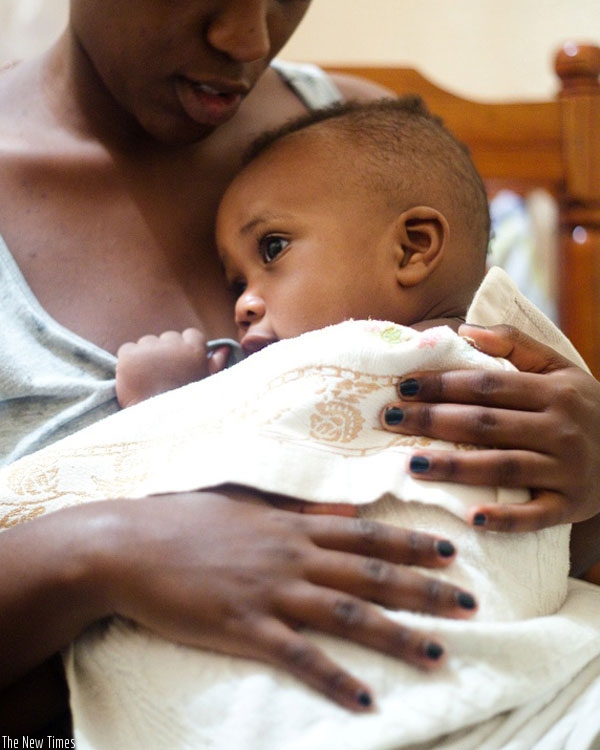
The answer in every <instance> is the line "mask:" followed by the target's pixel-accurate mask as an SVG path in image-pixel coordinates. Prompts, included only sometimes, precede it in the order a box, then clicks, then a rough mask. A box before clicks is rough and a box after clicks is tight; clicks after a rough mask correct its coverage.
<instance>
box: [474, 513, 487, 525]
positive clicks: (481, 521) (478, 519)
mask: <svg viewBox="0 0 600 750" xmlns="http://www.w3.org/2000/svg"><path fill="white" fill-rule="evenodd" d="M486 522H487V518H486V516H485V513H475V515H474V516H473V525H474V526H485V524H486Z"/></svg>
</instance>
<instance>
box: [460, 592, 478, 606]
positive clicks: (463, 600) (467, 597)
mask: <svg viewBox="0 0 600 750" xmlns="http://www.w3.org/2000/svg"><path fill="white" fill-rule="evenodd" d="M456 601H457V603H458V606H459V607H462V608H463V609H475V606H476V604H475V599H474V598H473V597H472V596H471V594H467V592H466V591H460V592H459V593H458V594H457V596H456Z"/></svg>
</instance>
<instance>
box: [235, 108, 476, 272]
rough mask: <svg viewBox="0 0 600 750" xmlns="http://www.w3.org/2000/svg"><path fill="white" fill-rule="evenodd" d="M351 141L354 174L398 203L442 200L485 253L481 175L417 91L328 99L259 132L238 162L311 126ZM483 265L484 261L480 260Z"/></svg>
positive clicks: (336, 140) (334, 138)
mask: <svg viewBox="0 0 600 750" xmlns="http://www.w3.org/2000/svg"><path fill="white" fill-rule="evenodd" d="M317 126H318V127H319V133H320V134H323V135H324V136H325V137H330V138H331V139H332V140H331V142H332V144H334V143H339V139H340V136H342V137H345V138H347V139H348V142H349V144H350V145H351V146H352V151H351V152H350V154H349V158H351V159H352V161H353V163H358V164H359V166H360V169H361V176H360V178H361V181H362V182H364V184H365V185H367V186H368V188H369V189H372V190H379V191H383V192H382V195H384V196H385V199H386V200H387V201H389V202H390V204H391V205H392V206H393V207H399V208H401V209H402V210H403V209H404V208H406V206H403V205H401V204H402V201H404V200H405V199H406V196H411V200H412V201H413V203H414V205H419V204H425V205H432V202H433V205H443V206H444V207H446V210H448V207H449V209H450V212H451V219H452V220H454V221H458V222H460V223H461V225H462V226H461V229H462V231H463V233H464V236H465V237H466V238H467V241H468V242H469V245H470V246H471V249H472V250H473V252H474V253H476V254H477V257H478V258H479V259H483V261H485V256H486V254H487V249H488V244H489V233H490V214H489V206H488V199H487V194H486V190H485V186H484V184H483V181H482V179H481V177H480V175H479V173H478V172H477V169H476V168H475V165H474V164H473V162H472V160H471V157H470V155H469V151H468V149H467V147H466V146H465V145H464V144H463V143H461V142H460V141H459V140H458V139H457V138H456V137H455V136H454V135H453V134H452V133H451V132H450V131H449V130H448V129H447V128H446V127H445V126H444V124H443V122H442V120H441V119H440V118H439V117H437V116H435V115H433V114H431V113H430V112H429V110H428V109H427V107H426V106H425V104H424V103H423V101H422V99H421V98H420V97H418V96H404V97H399V98H396V99H392V98H386V99H380V100H376V101H371V102H366V103H359V102H347V103H343V104H334V105H332V106H329V107H326V108H324V109H320V110H315V111H313V112H310V113H309V114H307V115H303V116H302V117H299V118H297V119H294V120H292V121H290V122H288V123H286V124H284V125H283V126H281V127H279V128H277V129H275V130H272V131H269V132H267V133H264V134H263V135H262V136H260V137H259V138H258V139H257V140H256V141H255V142H254V143H253V144H252V145H251V146H250V149H249V150H248V152H247V154H246V158H245V162H244V163H245V164H247V163H248V162H250V161H252V160H253V159H255V158H257V157H258V156H259V155H260V154H263V153H264V152H265V151H267V150H268V149H270V148H271V147H273V146H274V145H275V144H276V143H278V142H280V141H281V140H282V139H284V138H287V137H289V136H292V135H294V134H297V133H301V132H304V131H305V130H307V129H309V128H313V127H317ZM482 267H483V264H482Z"/></svg>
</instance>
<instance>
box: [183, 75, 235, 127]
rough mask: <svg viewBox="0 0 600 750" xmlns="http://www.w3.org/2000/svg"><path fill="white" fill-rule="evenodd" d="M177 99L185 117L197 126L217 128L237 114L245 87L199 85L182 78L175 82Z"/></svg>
mask: <svg viewBox="0 0 600 750" xmlns="http://www.w3.org/2000/svg"><path fill="white" fill-rule="evenodd" d="M176 91H177V97H178V99H179V102H180V104H181V106H182V107H183V109H184V111H185V113H186V114H187V116H188V117H189V118H190V119H191V120H194V122H197V123H198V124H199V125H210V126H217V125H221V123H223V122H226V121H227V120H229V119H230V118H231V117H233V115H234V114H235V113H236V112H237V109H238V107H239V106H240V104H241V102H242V100H243V98H244V96H245V95H246V94H247V93H248V89H247V87H245V86H237V85H231V84H223V85H220V84H215V85H210V84H208V83H200V82H198V81H194V80H192V79H191V78H186V77H184V76H182V77H180V78H178V79H177V82H176Z"/></svg>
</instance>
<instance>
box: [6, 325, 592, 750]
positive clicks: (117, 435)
mask: <svg viewBox="0 0 600 750" xmlns="http://www.w3.org/2000/svg"><path fill="white" fill-rule="evenodd" d="M507 366H509V365H507V364H506V363H505V362H503V361H498V360H494V359H491V358H489V357H487V356H485V355H483V354H481V353H479V352H478V351H476V350H475V349H473V348H472V347H471V346H470V345H469V344H468V343H467V342H466V341H465V340H464V339H461V338H460V337H458V336H457V335H456V334H455V333H453V332H452V331H451V330H450V329H449V328H446V327H438V328H433V329H429V330H427V331H424V332H415V331H414V330H412V329H409V328H405V327H403V326H398V325H395V324H393V323H387V322H376V321H367V322H364V321H363V322H360V321H359V322H347V323H342V324H340V325H337V326H333V327H329V328H327V329H324V330H321V331H316V332H313V333H307V334H304V335H303V336H301V337H299V338H296V339H292V340H289V341H282V342H280V343H278V344H276V345H273V346H271V347H269V348H267V349H264V350H263V351H261V352H259V353H258V354H256V355H254V356H252V357H250V358H248V359H247V360H245V361H244V362H242V363H240V364H239V365H236V366H235V367H233V368H231V369H229V370H227V371H225V372H222V373H220V374H218V375H216V376H214V377H212V378H209V379H207V380H204V381H202V382H199V383H194V384H191V385H188V386H186V387H184V388H181V389H178V390H175V391H171V392H169V393H166V394H164V395H162V396H159V397H157V398H153V399H150V400H148V401H145V402H143V403H141V404H139V405H138V406H135V407H133V408H131V409H128V410H125V411H122V412H120V413H119V414H116V415H114V416H113V417H109V418H108V419H106V420H103V421H102V422H100V423H98V424H96V425H94V426H92V427H90V428H87V429H86V430H84V431H82V432H80V433H78V434H76V435H73V436H71V437H69V438H67V439H65V440H63V441H61V442H60V443H57V444H55V445H54V446H51V447H49V448H47V449H45V450H43V451H41V452H40V453H38V454H34V455H32V456H30V457H26V458H24V459H22V460H20V461H19V462H17V463H15V464H13V465H12V466H10V467H8V468H7V469H5V470H4V471H3V472H2V474H1V475H0V481H1V484H0V495H1V496H2V498H3V501H2V513H3V523H6V522H7V521H8V519H10V521H11V522H17V521H20V520H23V519H24V518H25V517H27V516H30V515H36V514H38V513H40V512H50V511H51V510H53V509H57V508H60V507H64V506H65V505H69V504H72V503H80V502H85V501H87V500H94V499H102V498H104V497H107V496H109V497H110V496H119V495H123V496H127V497H132V498H134V497H137V496H140V497H141V496H144V495H147V494H152V493H164V492H174V491H185V490H190V489H195V488H202V487H211V486H215V485H219V484H221V483H224V482H233V483H237V484H240V485H246V486H251V487H256V488H257V489H263V490H267V491H269V492H276V493H284V494H289V495H293V496H295V497H299V498H303V499H306V500H309V501H315V502H336V501H337V500H339V499H340V498H343V499H344V500H345V501H346V502H351V503H355V504H360V505H361V512H362V513H363V514H364V515H365V516H368V517H370V518H376V519H378V520H385V521H387V522H389V523H396V524H399V525H401V526H404V527H409V528H414V529H419V530H423V531H428V532H435V533H437V534H441V535H445V536H447V537H448V538H449V539H452V540H453V542H454V543H456V545H457V547H458V549H459V555H458V557H457V560H456V561H455V562H454V563H453V564H452V566H450V567H449V568H448V569H447V570H445V571H444V572H443V573H440V572H439V571H436V572H435V575H436V576H438V577H441V576H445V577H447V579H448V580H451V581H452V582H455V583H457V584H458V585H460V586H464V587H465V588H467V589H468V590H472V591H475V592H477V595H478V599H479V611H478V613H477V615H476V616H475V618H474V619H473V620H472V621H451V620H443V619H436V618H433V617H428V616H425V615H418V614H414V613H408V612H393V613H391V612H390V614H389V616H390V617H393V618H395V619H397V620H398V621H400V622H403V623H405V624H406V625H410V626H415V627H417V626H418V627H420V628H422V629H425V630H427V631H429V632H431V633H433V634H437V635H438V636H439V638H440V639H442V641H443V642H445V643H446V644H447V645H448V650H449V653H450V658H449V660H448V663H447V665H446V666H445V667H444V668H443V669H442V670H441V671H438V672H436V673H435V674H425V673H423V672H420V671H418V670H416V669H414V668H413V667H410V666H407V665H405V664H403V663H401V662H399V661H397V660H395V659H393V658H391V657H387V656H384V655H381V654H377V653H374V652H372V651H370V650H367V649H364V648H362V647H360V646H358V645H354V644H350V643H345V642H341V641H338V640H337V639H335V638H332V637H327V636H323V635H317V634H315V635H313V636H312V637H314V639H315V640H316V641H317V642H318V644H319V645H320V646H321V647H322V648H323V649H324V650H325V651H326V653H327V654H328V655H330V656H331V657H332V658H333V659H335V660H336V661H338V662H339V663H340V664H342V665H343V666H345V667H347V668H349V669H350V670H351V671H352V672H353V673H354V674H356V675H357V676H359V677H360V678H361V679H364V680H365V682H366V683H367V684H369V685H371V686H372V688H373V690H374V694H375V696H376V700H377V707H376V710H375V711H374V712H373V713H372V714H367V715H355V714H349V713H348V712H347V711H345V710H344V709H342V708H339V707H337V706H335V705H334V704H332V703H330V702H329V701H328V700H327V699H325V698H323V697H322V696H320V695H318V694H316V693H313V692H311V691H310V689H309V688H307V687H304V686H303V685H302V684H300V683H299V682H298V681H296V680H295V679H294V678H293V677H289V676H288V675H286V674H283V673H281V672H279V671H277V670H275V669H272V668H270V667H268V666H265V665H263V664H256V663H254V662H251V661H247V660H243V659H239V658H233V657H226V656H222V655H218V654H213V653H208V652H203V651H200V650H194V649H190V648H186V647H183V646H179V645H175V644H172V643H169V642H167V641H164V640H162V639H160V638H158V637H157V636H155V635H154V634H152V633H150V632H147V631H145V630H143V629H141V628H139V627H137V626H136V625H134V624H133V623H130V622H125V621H122V620H119V619H115V620H113V621H110V622H107V623H102V624H99V625H97V626H96V627H94V628H91V629H90V630H89V631H88V632H86V633H85V634H84V635H83V636H82V637H80V638H79V639H78V640H77V641H76V643H75V644H74V645H73V646H72V647H71V648H70V649H69V650H68V651H67V653H66V654H65V660H66V665H67V675H68V681H69V687H70V691H71V704H72V710H73V716H74V724H75V736H76V740H77V746H78V748H107V749H108V748H133V747H149V748H203V747H206V748H209V747H210V748H223V750H225V748H231V747H244V748H261V750H262V749H263V748H268V749H271V748H272V749H273V750H275V748H277V749H280V748H322V749H323V750H325V749H327V750H330V748H340V749H342V748H344V749H345V748H355V747H356V748H376V747H389V748H395V747H404V746H407V745H410V744H412V743H415V742H422V741H426V740H432V739H434V738H436V737H439V736H440V735H444V734H446V733H449V732H452V731H454V730H457V729H464V728H465V727H469V726H471V725H474V724H479V723H480V722H482V721H484V720H486V719H488V718H489V717H493V716H497V715H498V714H502V713H503V712H506V711H510V710H515V709H520V710H523V707H529V706H531V705H532V704H533V705H535V704H536V702H540V701H542V703H543V701H544V700H546V699H547V698H548V697H549V696H552V695H553V694H554V693H556V692H558V691H559V690H560V689H561V688H563V686H564V685H566V684H568V683H569V682H570V681H571V680H573V679H574V678H575V677H576V676H577V675H578V673H579V672H580V671H581V670H582V669H583V668H584V667H585V666H586V665H588V664H590V663H591V662H592V660H593V659H594V657H596V656H597V655H598V653H600V618H599V617H598V611H600V610H599V609H598V608H599V606H600V594H599V593H598V591H597V589H596V588H595V587H592V586H591V585H588V584H580V583H578V582H575V581H572V580H569V579H568V578H567V576H568V543H569V529H568V527H567V526H558V527H554V528H551V529H546V530H544V531H540V532H537V533H531V534H519V535H503V534H494V533H485V532H476V531H474V530H473V529H472V528H471V527H469V526H468V525H467V524H466V523H465V522H464V521H463V518H464V516H465V513H466V510H468V508H469V506H470V505H471V504H474V503H477V504H481V503H493V502H504V501H508V502H518V501H526V499H527V495H526V493H525V492H522V491H518V490H506V489H501V488H492V487H489V488H481V487H480V488H466V487H462V486H460V485H451V484H442V483H431V482H427V483H425V482H417V481H415V480H414V479H412V478H411V477H410V475H409V474H408V473H407V472H406V461H407V456H408V455H409V454H410V453H411V452H412V450H413V449H414V447H415V445H416V446H422V445H427V444H429V441H427V440H426V439H424V438H411V437H410V436H403V435H393V434H390V433H389V432H386V431H384V430H383V429H382V428H381V427H380V425H379V412H380V410H381V409H382V407H383V406H384V405H385V404H386V403H388V402H389V401H390V400H393V399H394V395H395V384H396V383H397V381H398V378H399V377H401V376H402V375H403V374H404V373H407V372H410V371H413V370H415V369H416V370H420V369H436V368H440V367H451V368H459V367H469V368H474V367H486V368H489V369H496V368H505V367H507ZM265 373H269V375H268V376H265ZM235 393H237V394H239V393H243V394H244V395H243V397H241V398H239V400H236V402H235V403H232V400H231V394H235ZM228 404H230V406H229V407H228V406H227V405H228ZM290 404H293V408H290ZM444 446H445V444H444V443H438V442H436V443H434V444H433V445H432V446H431V447H435V448H440V447H441V448H443V447H444ZM446 447H449V446H446ZM451 447H453V448H455V447H456V446H451ZM465 449H472V448H468V447H466V446H465ZM232 457H234V460H232ZM232 554H235V550H232Z"/></svg>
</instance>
